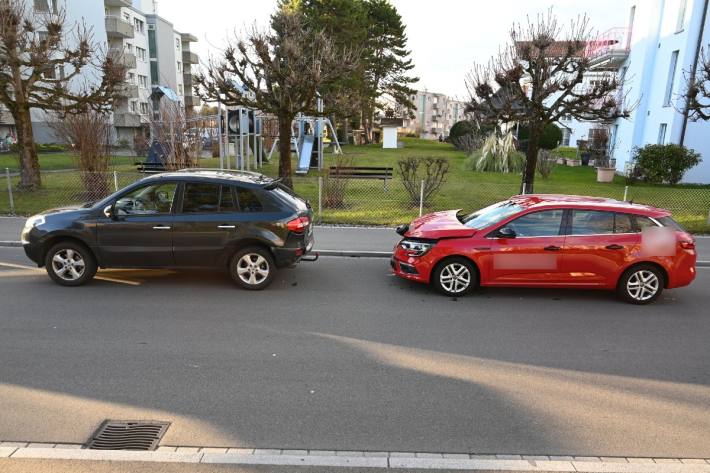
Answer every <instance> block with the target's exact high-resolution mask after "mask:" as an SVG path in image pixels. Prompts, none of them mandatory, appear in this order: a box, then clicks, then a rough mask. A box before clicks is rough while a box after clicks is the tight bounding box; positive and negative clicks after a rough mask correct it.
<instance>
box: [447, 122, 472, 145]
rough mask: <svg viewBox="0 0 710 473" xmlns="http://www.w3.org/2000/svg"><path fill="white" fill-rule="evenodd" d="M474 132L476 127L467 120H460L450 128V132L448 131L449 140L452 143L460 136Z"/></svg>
mask: <svg viewBox="0 0 710 473" xmlns="http://www.w3.org/2000/svg"><path fill="white" fill-rule="evenodd" d="M475 130H476V126H475V125H474V124H473V123H472V122H470V121H468V120H461V121H459V122H456V123H454V125H453V126H452V127H451V130H449V138H451V140H452V141H453V140H454V139H456V138H460V137H462V136H465V135H468V134H469V133H473V132H474V131H475Z"/></svg>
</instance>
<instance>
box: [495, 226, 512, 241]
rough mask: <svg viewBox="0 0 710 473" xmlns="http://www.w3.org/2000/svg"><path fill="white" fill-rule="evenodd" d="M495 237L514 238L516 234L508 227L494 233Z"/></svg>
mask: <svg viewBox="0 0 710 473" xmlns="http://www.w3.org/2000/svg"><path fill="white" fill-rule="evenodd" d="M496 236H497V237H498V238H515V236H516V233H515V230H513V229H512V228H510V227H503V228H501V229H499V230H498V232H496Z"/></svg>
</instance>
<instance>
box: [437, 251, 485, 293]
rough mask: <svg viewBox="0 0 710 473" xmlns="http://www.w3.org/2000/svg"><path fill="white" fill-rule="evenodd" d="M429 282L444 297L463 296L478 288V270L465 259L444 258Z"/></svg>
mask: <svg viewBox="0 0 710 473" xmlns="http://www.w3.org/2000/svg"><path fill="white" fill-rule="evenodd" d="M431 282H432V284H433V285H434V287H435V288H436V290H437V291H439V292H440V293H442V294H444V295H445V296H450V297H459V296H465V295H466V294H468V293H469V292H471V291H472V290H473V289H474V288H475V287H476V286H478V270H477V269H476V266H475V265H474V264H473V263H472V262H471V261H470V260H468V259H466V258H462V257H459V256H457V257H452V258H446V259H445V260H443V261H441V262H440V263H439V264H437V265H436V268H434V271H433V272H432V276H431Z"/></svg>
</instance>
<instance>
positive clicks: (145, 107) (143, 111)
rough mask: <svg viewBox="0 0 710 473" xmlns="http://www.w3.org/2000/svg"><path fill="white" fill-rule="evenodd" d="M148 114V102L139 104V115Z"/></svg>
mask: <svg viewBox="0 0 710 473" xmlns="http://www.w3.org/2000/svg"><path fill="white" fill-rule="evenodd" d="M148 112H150V109H149V108H148V102H141V114H142V115H148Z"/></svg>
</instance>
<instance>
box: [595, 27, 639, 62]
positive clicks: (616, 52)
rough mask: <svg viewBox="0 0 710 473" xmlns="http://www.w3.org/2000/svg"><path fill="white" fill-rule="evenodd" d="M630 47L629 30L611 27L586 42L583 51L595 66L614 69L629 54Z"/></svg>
mask: <svg viewBox="0 0 710 473" xmlns="http://www.w3.org/2000/svg"><path fill="white" fill-rule="evenodd" d="M630 49H631V30H630V29H629V28H612V29H610V30H607V31H605V32H604V33H602V34H601V35H599V37H597V38H596V39H595V40H594V41H590V42H588V43H587V47H586V49H585V51H584V52H585V56H587V57H588V58H590V59H591V61H592V65H593V66H595V68H597V69H600V68H605V67H607V68H609V69H616V68H618V66H619V65H620V64H621V63H622V62H623V61H625V60H626V58H627V57H628V56H629V50H630Z"/></svg>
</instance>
